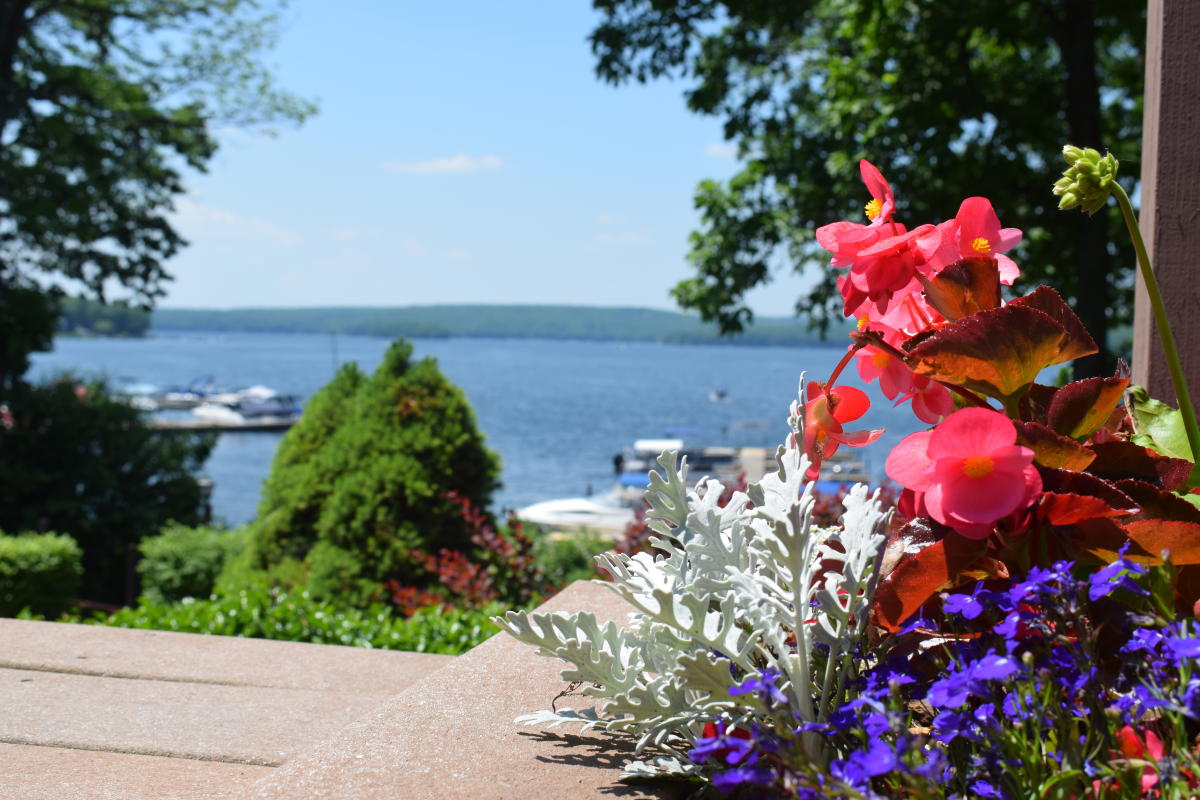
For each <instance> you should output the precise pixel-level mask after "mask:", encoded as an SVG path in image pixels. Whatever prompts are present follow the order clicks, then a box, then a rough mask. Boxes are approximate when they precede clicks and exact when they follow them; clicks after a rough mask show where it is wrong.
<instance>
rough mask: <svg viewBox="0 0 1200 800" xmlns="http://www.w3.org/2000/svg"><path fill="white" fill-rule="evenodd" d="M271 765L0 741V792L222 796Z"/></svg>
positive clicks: (150, 798)
mask: <svg viewBox="0 0 1200 800" xmlns="http://www.w3.org/2000/svg"><path fill="white" fill-rule="evenodd" d="M270 771H271V767H257V766H250V765H249V764H225V763H215V762H211V761H192V760H188V759H180V758H159V757H157V756H140V755H129V754H126V753H105V752H97V751H92V750H64V749H61V748H57V747H30V746H26V745H13V744H0V797H5V798H14V800H15V798H20V800H68V798H69V800H131V798H137V800H228V798H231V797H233V795H234V794H235V793H236V792H237V791H239V790H241V789H243V788H245V786H246V785H247V784H249V783H250V782H251V781H253V780H254V779H256V778H259V777H261V776H263V775H265V774H267V773H269V772H270Z"/></svg>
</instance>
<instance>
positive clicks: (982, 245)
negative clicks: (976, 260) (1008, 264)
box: [971, 236, 992, 255]
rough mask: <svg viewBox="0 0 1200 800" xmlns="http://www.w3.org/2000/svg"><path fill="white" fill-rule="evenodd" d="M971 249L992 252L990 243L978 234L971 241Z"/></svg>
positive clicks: (985, 252) (979, 251) (978, 251)
mask: <svg viewBox="0 0 1200 800" xmlns="http://www.w3.org/2000/svg"><path fill="white" fill-rule="evenodd" d="M971 249H972V250H974V251H975V252H976V253H983V254H985V255H986V254H987V253H990V252H992V243H991V242H989V241H988V240H987V239H985V238H983V237H982V236H980V237H979V238H978V239H976V240H974V241H973V242H971Z"/></svg>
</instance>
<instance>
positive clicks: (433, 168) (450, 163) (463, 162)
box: [383, 153, 504, 175]
mask: <svg viewBox="0 0 1200 800" xmlns="http://www.w3.org/2000/svg"><path fill="white" fill-rule="evenodd" d="M503 163H504V162H502V161H501V160H500V157H499V156H496V155H492V154H491V153H488V154H487V155H483V156H469V155H467V154H466V153H459V154H458V155H453V156H449V157H447V158H432V159H430V160H428V161H388V162H387V163H385V164H384V165H383V168H384V169H385V170H387V171H388V172H398V173H400V174H402V175H435V174H439V173H446V172H479V171H480V170H485V169H499V168H500V166H501V165H502V164H503Z"/></svg>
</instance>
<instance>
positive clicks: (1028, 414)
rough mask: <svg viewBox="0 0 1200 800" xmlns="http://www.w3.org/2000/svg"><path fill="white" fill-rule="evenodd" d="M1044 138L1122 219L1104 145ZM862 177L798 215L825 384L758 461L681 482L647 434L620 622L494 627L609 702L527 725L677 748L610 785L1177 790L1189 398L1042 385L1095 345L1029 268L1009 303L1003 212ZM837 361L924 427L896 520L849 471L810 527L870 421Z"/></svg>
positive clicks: (1065, 190) (1195, 694)
mask: <svg viewBox="0 0 1200 800" xmlns="http://www.w3.org/2000/svg"><path fill="white" fill-rule="evenodd" d="M1065 154H1066V157H1067V159H1068V162H1069V164H1070V169H1069V170H1068V172H1067V174H1066V175H1065V176H1064V179H1063V181H1060V183H1059V185H1058V186H1057V187H1056V191H1057V192H1058V193H1059V194H1060V195H1061V196H1062V198H1063V205H1064V207H1071V206H1074V205H1080V206H1082V207H1083V208H1084V210H1086V211H1089V212H1094V211H1095V210H1096V209H1097V208H1098V207H1099V205H1098V203H1099V204H1102V203H1103V202H1104V199H1105V198H1106V197H1107V196H1108V194H1109V193H1112V194H1115V195H1117V197H1118V202H1119V203H1121V204H1122V210H1123V211H1124V210H1125V203H1126V199H1122V198H1124V194H1123V190H1121V189H1120V186H1119V185H1118V184H1117V183H1116V180H1115V176H1116V174H1117V164H1116V160H1115V159H1113V158H1112V157H1111V156H1106V157H1100V156H1099V154H1098V153H1096V152H1095V151H1085V150H1079V149H1077V148H1068V149H1067V151H1066V153H1065ZM860 170H861V175H862V179H863V183H864V184H865V185H866V187H867V190H868V192H869V194H870V201H869V202H868V203H867V204H866V214H867V222H866V223H860V222H835V223H832V224H830V225H826V226H824V227H822V228H821V229H819V230H818V232H817V240H818V242H819V243H820V244H821V246H823V247H824V248H826V249H827V250H828V251H829V252H830V253H831V254H832V258H831V264H832V267H833V268H834V269H837V270H839V271H841V274H840V276H839V277H838V282H837V284H838V288H839V290H840V292H841V294H842V298H843V300H844V307H845V311H846V314H847V315H848V316H853V317H855V318H856V319H857V322H858V325H857V329H856V332H855V333H853V334H852V337H851V338H852V340H853V343H852V345H851V346H850V347H849V349H848V351H847V353H846V355H845V357H843V358H842V359H841V361H840V362H839V364H838V365H837V367H836V368H835V369H834V370H833V373H832V374H831V375H830V376H829V377H828V379H827V380H825V381H811V382H808V383H805V382H804V381H803V380H802V382H801V385H802V389H803V390H802V392H801V397H800V400H799V402H796V403H793V404H792V408H791V413H790V415H789V418H788V421H789V425H790V427H791V433H790V435H789V437H788V439H787V441H786V442H785V444H784V446H783V447H781V448H780V451H779V453H780V469H779V471H778V473H776V474H773V475H769V476H767V477H766V478H764V480H763V481H762V482H761V483H759V484H752V485H751V486H749V487H747V492H746V494H745V495H743V494H742V493H740V492H735V493H733V494H732V495H731V496H725V497H722V495H723V492H724V487H721V486H720V485H719V484H715V483H712V482H706V481H701V482H700V483H699V484H697V486H696V488H695V489H694V490H693V491H691V492H687V491H686V490H685V488H684V485H683V475H682V474H681V473H680V472H679V471H677V470H676V468H675V462H674V458H673V456H670V455H669V454H668V455H665V456H664V457H663V459H661V463H662V465H663V467H664V473H663V474H664V475H666V476H667V478H666V479H665V480H658V481H657V482H656V483H655V484H654V485H653V486H652V487H651V488H650V490H648V492H647V500H648V503H649V505H650V511H649V512H647V517H648V518H649V519H650V520H651V522H650V527H651V529H652V530H653V531H654V533H655V534H656V535H654V536H651V537H650V538H649V544H650V545H651V546H652V547H654V548H655V549H656V550H658V551H659V554H658V555H653V554H651V553H649V552H640V553H638V554H636V555H634V556H632V557H630V556H626V555H623V554H622V555H612V554H608V555H604V556H601V557H600V558H601V560H602V561H603V565H604V567H605V568H606V569H607V570H608V571H609V572H611V573H612V574H613V575H614V576H615V578H616V581H615V586H614V587H613V588H615V589H616V591H618V592H619V593H620V594H621V595H622V596H623V597H625V598H626V599H627V600H628V601H629V602H630V603H631V604H632V605H633V606H634V608H635V609H637V613H636V614H635V615H633V618H632V624H631V626H630V628H629V629H628V630H627V631H621V630H619V629H618V628H616V627H615V626H608V627H605V628H600V627H598V626H597V624H596V622H595V618H594V617H590V615H576V616H575V617H574V618H563V617H540V618H539V617H538V616H537V615H533V616H527V615H510V616H509V618H508V619H507V620H504V621H499V622H501V624H504V625H505V626H506V627H507V628H508V630H509V631H510V632H512V633H513V634H515V635H517V636H518V637H519V638H521V639H523V640H525V641H528V642H530V643H533V644H535V645H537V646H539V647H540V648H542V651H543V652H547V653H553V654H555V655H558V656H559V657H561V658H563V659H564V660H567V661H568V662H570V663H571V664H572V667H571V668H570V669H568V670H566V671H564V673H563V676H564V679H566V680H571V681H587V682H590V683H591V688H590V689H589V690H588V691H587V693H588V694H590V695H592V696H595V697H598V698H601V699H602V702H601V704H600V709H599V712H597V711H596V710H594V709H593V710H588V711H585V712H573V711H566V712H546V713H544V714H541V715H533V716H531V717H529V718H527V721H536V722H548V723H551V724H558V723H560V722H565V721H579V722H583V723H585V724H587V725H592V726H595V725H602V726H604V727H606V728H608V729H612V730H628V731H632V732H634V733H636V734H637V735H638V737H639V739H638V747H639V750H641V749H646V748H649V747H657V748H659V749H661V750H666V751H668V752H670V753H673V754H674V755H673V756H672V757H663V758H659V759H658V760H656V761H653V762H650V763H639V765H635V766H634V768H632V769H631V770H630V773H629V774H630V775H631V776H634V777H647V776H651V775H660V776H661V775H662V774H671V775H675V776H687V777H692V778H694V777H696V776H701V777H703V778H706V779H708V780H710V781H711V782H712V784H713V785H714V786H715V787H716V788H717V789H719V790H721V791H725V792H731V793H735V794H736V796H738V797H743V796H744V797H758V796H764V797H794V798H805V800H807V799H808V798H823V797H835V798H836V797H845V798H856V799H861V798H868V799H869V800H876V799H877V798H878V799H879V800H883V799H886V798H901V797H903V798H931V799H932V798H942V799H943V800H944V799H945V798H956V799H959V800H966V798H1024V797H1038V798H1058V799H1059V800H1084V799H1085V798H1087V799H1088V800H1093V799H1094V800H1101V799H1103V800H1116V799H1118V798H1120V799H1124V798H1129V799H1130V800H1132V799H1133V798H1163V799H1164V800H1167V799H1178V800H1182V798H1194V797H1200V744H1198V743H1200V624H1198V623H1197V621H1196V620H1197V619H1200V469H1198V468H1197V465H1196V463H1195V460H1194V457H1193V453H1194V452H1196V451H1200V424H1197V423H1196V420H1195V415H1194V414H1192V413H1191V407H1190V402H1185V400H1186V395H1185V394H1183V393H1180V394H1178V397H1179V398H1180V405H1181V407H1182V408H1183V411H1182V412H1181V411H1176V410H1175V409H1173V408H1170V407H1168V406H1165V405H1163V404H1161V403H1158V402H1157V401H1154V400H1152V399H1150V398H1149V397H1148V395H1146V393H1145V392H1144V390H1140V389H1138V388H1136V387H1130V385H1129V380H1128V377H1127V376H1126V375H1125V374H1117V375H1114V376H1112V377H1102V378H1089V379H1085V380H1080V381H1075V382H1072V383H1068V384H1066V385H1065V386H1048V385H1044V384H1041V383H1038V376H1039V374H1040V373H1041V372H1042V371H1043V370H1045V369H1046V368H1047V367H1050V366H1053V365H1055V364H1062V363H1066V362H1069V361H1072V360H1073V359H1076V358H1079V357H1081V356H1086V355H1089V354H1091V353H1093V352H1095V349H1096V348H1095V343H1094V341H1093V340H1092V338H1091V336H1090V335H1089V334H1088V332H1087V331H1086V329H1085V328H1084V326H1083V325H1082V323H1081V322H1080V321H1079V319H1078V318H1077V317H1076V316H1075V314H1074V313H1073V312H1072V311H1071V309H1070V307H1069V306H1068V304H1067V303H1066V302H1065V301H1064V300H1063V299H1062V298H1061V297H1059V295H1058V294H1057V293H1056V292H1054V291H1053V290H1052V289H1049V288H1047V287H1039V288H1038V289H1036V290H1034V291H1033V292H1030V293H1029V294H1027V295H1025V296H1023V297H1015V298H1012V299H1010V300H1007V301H1005V299H1004V298H1003V296H1002V292H1003V291H1004V290H1003V289H1002V287H1004V286H1009V285H1011V284H1012V283H1013V281H1014V280H1015V279H1016V277H1017V276H1018V274H1019V272H1018V269H1017V266H1016V264H1015V263H1014V262H1013V261H1012V260H1011V259H1010V258H1009V257H1008V256H1007V255H1006V253H1007V252H1008V251H1009V250H1011V249H1012V248H1013V247H1014V246H1015V245H1016V244H1017V243H1018V242H1019V241H1020V238H1021V234H1020V231H1018V230H1016V229H1012V228H1003V227H1001V223H1000V220H999V217H998V216H997V214H996V212H995V210H994V209H993V208H992V205H991V203H990V202H989V201H988V200H987V199H986V198H983V197H970V198H967V199H966V200H964V201H963V202H962V204H961V205H960V206H959V209H958V212H957V214H956V215H955V216H954V217H953V218H951V219H948V220H946V221H944V222H941V223H937V224H923V225H918V226H916V227H914V228H911V229H910V228H908V227H906V226H905V225H904V224H901V223H900V222H899V221H897V220H896V219H895V214H896V202H895V196H894V194H893V191H892V187H891V186H890V184H889V183H888V182H887V180H886V179H885V178H884V176H883V174H882V173H881V172H880V171H879V170H878V169H877V168H875V167H874V166H873V165H871V164H869V163H868V162H866V161H863V162H862V163H861V164H860ZM1126 218H1127V219H1130V218H1131V215H1129V214H1127V215H1126ZM1133 227H1134V229H1135V228H1136V226H1133ZM1131 232H1132V233H1133V235H1134V236H1135V238H1136V237H1137V235H1138V234H1137V233H1136V231H1135V230H1134V231H1131ZM1145 272H1146V273H1149V272H1150V271H1149V270H1148V269H1147V270H1146V271H1145ZM852 362H854V363H856V366H857V371H858V374H859V376H860V377H861V378H862V379H863V380H866V381H872V380H878V381H879V384H880V388H881V390H882V392H883V394H884V395H885V396H886V397H887V398H888V399H890V400H892V401H893V402H895V403H896V404H897V405H899V404H901V403H905V402H911V407H912V409H913V412H914V414H915V415H916V416H917V418H918V419H920V420H922V421H924V422H926V423H928V424H929V425H930V426H931V428H930V429H928V430H924V431H921V432H918V433H915V434H912V435H910V436H908V437H906V438H905V439H903V440H902V441H901V442H900V443H899V444H898V445H897V446H896V447H895V449H894V450H893V451H892V452H891V453H890V455H889V456H888V458H887V464H886V470H887V474H888V476H889V477H890V478H892V480H894V481H896V482H897V483H898V484H900V485H901V486H902V487H903V492H902V493H901V495H900V497H899V499H898V501H897V503H896V509H897V511H898V513H899V515H900V516H901V518H902V524H897V525H896V526H892V525H890V522H891V520H890V519H889V517H888V515H886V514H885V513H884V512H883V510H882V507H881V504H880V503H879V494H878V493H876V495H875V497H874V498H873V499H872V500H870V501H868V499H867V496H866V490H865V487H855V489H854V490H852V492H851V493H850V495H848V496H847V497H846V500H845V513H844V514H843V515H842V518H841V520H840V521H839V523H838V526H837V527H830V528H821V527H817V526H815V525H814V518H813V511H814V508H813V496H812V487H811V484H810V483H809V484H806V481H811V480H812V479H813V478H815V477H816V475H817V474H818V468H819V466H820V463H821V461H822V460H823V459H825V458H828V457H829V456H830V455H831V454H833V453H834V452H835V451H836V450H837V449H838V448H840V447H860V446H864V445H867V444H869V443H871V442H873V441H875V440H876V439H877V438H878V437H879V435H880V434H881V431H878V430H866V429H864V430H849V429H848V427H849V426H851V424H852V423H854V422H855V421H856V420H858V419H860V418H862V417H863V415H864V414H865V413H866V412H867V410H868V406H869V400H868V398H867V396H866V394H865V393H863V392H862V391H861V390H859V389H857V388H855V387H852V386H847V385H844V384H842V383H840V382H839V379H840V376H841V374H842V372H843V371H844V370H845V369H846V367H848V366H849V365H850V364H851V363H852ZM885 531H886V536H885ZM601 715H604V716H601Z"/></svg>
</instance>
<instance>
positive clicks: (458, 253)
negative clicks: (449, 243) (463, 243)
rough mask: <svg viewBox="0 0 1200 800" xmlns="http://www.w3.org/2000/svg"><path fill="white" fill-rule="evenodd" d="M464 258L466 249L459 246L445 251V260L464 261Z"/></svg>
mask: <svg viewBox="0 0 1200 800" xmlns="http://www.w3.org/2000/svg"><path fill="white" fill-rule="evenodd" d="M466 258H467V251H466V250H463V249H462V248H460V247H455V248H453V249H452V250H447V251H446V260H447V261H465V260H466Z"/></svg>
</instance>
